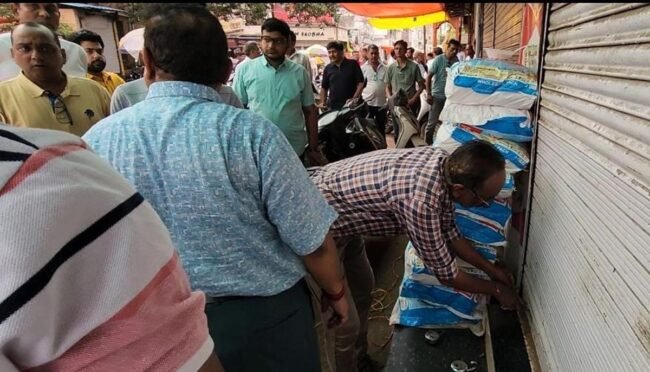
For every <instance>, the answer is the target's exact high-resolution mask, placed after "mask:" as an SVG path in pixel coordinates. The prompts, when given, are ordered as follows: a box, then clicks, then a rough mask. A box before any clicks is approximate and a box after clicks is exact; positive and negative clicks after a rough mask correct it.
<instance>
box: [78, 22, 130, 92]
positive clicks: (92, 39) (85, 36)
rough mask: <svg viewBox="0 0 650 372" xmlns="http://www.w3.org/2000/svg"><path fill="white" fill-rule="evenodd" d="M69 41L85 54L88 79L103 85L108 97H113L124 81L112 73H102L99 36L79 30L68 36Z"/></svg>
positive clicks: (103, 64)
mask: <svg viewBox="0 0 650 372" xmlns="http://www.w3.org/2000/svg"><path fill="white" fill-rule="evenodd" d="M70 41H72V42H73V43H75V44H79V45H80V46H81V47H82V48H83V49H84V51H85V52H86V62H87V64H88V75H86V77H87V78H88V79H92V80H94V81H96V82H98V83H99V84H101V85H103V86H104V88H106V90H108V93H109V94H110V95H113V92H114V91H115V88H117V87H118V85H122V84H124V79H122V78H121V77H120V75H118V74H116V73H114V72H108V71H104V69H105V68H106V57H104V40H102V37H101V36H99V34H96V33H94V32H92V31H90V30H79V31H78V32H76V33H74V34H73V35H71V36H70Z"/></svg>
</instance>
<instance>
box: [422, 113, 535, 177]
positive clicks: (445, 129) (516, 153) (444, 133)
mask: <svg viewBox="0 0 650 372" xmlns="http://www.w3.org/2000/svg"><path fill="white" fill-rule="evenodd" d="M473 140H484V141H487V142H489V143H491V144H492V146H494V147H495V148H496V149H497V150H498V151H499V152H500V153H501V155H503V157H504V158H505V159H506V172H508V173H517V172H519V171H522V170H524V169H526V167H528V163H529V162H530V157H529V156H528V150H526V148H525V147H523V146H522V145H520V144H519V143H516V142H512V141H508V140H505V139H500V138H497V137H494V136H491V135H489V134H485V133H481V130H480V129H478V128H477V127H472V126H468V125H464V124H459V125H454V124H453V123H450V122H444V123H443V124H442V125H441V126H440V129H438V133H437V134H436V139H435V141H434V142H433V147H435V148H440V149H443V150H445V151H446V152H447V153H449V154H451V153H452V152H454V150H456V149H457V148H458V147H460V145H462V144H463V143H466V142H470V141H473Z"/></svg>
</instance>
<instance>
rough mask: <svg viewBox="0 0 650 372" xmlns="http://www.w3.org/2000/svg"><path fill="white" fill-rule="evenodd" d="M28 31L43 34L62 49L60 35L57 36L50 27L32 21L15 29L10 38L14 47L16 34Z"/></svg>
mask: <svg viewBox="0 0 650 372" xmlns="http://www.w3.org/2000/svg"><path fill="white" fill-rule="evenodd" d="M26 30H31V31H32V32H42V33H43V34H44V35H47V36H46V37H48V38H50V39H51V41H52V42H53V43H54V44H56V45H57V46H58V47H61V42H60V41H59V35H57V34H56V33H55V32H54V31H53V30H52V29H50V28H49V27H47V26H45V25H43V24H40V23H37V22H32V21H30V22H25V23H21V24H19V25H17V26H16V27H14V29H13V30H11V34H10V35H9V36H10V38H11V45H12V46H13V45H14V34H20V33H22V32H25V31H26Z"/></svg>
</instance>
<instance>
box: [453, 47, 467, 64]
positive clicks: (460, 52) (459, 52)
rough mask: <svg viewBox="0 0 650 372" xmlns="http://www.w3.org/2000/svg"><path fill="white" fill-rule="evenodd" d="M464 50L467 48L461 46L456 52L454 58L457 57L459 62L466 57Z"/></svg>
mask: <svg viewBox="0 0 650 372" xmlns="http://www.w3.org/2000/svg"><path fill="white" fill-rule="evenodd" d="M466 48H467V46H466V45H465V44H461V46H460V49H459V50H458V53H457V54H456V57H458V60H459V61H461V62H462V61H464V60H465V58H466V56H467V55H466V54H465V49H466Z"/></svg>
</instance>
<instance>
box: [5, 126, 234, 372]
mask: <svg viewBox="0 0 650 372" xmlns="http://www.w3.org/2000/svg"><path fill="white" fill-rule="evenodd" d="M0 220H1V221H2V223H0V273H1V274H0V278H1V279H2V280H0V371H3V372H8V371H17V370H33V371H77V370H99V371H116V370H128V371H197V370H200V371H222V368H221V365H220V363H219V361H218V359H217V358H216V357H215V356H214V354H213V348H214V344H213V342H212V339H211V338H210V336H209V335H208V326H207V319H206V316H205V314H204V312H203V310H204V306H205V296H204V295H203V293H201V292H192V291H191V290H190V285H189V282H188V279H187V276H186V274H185V272H184V271H183V268H182V266H181V263H180V262H179V259H178V256H177V254H176V252H175V250H174V247H173V246H172V243H171V240H170V237H169V233H168V231H167V229H166V228H165V226H164V225H163V223H162V222H161V220H160V219H159V217H158V215H157V214H156V213H155V212H154V210H153V209H152V208H151V206H150V205H149V203H148V202H146V201H145V200H144V199H143V197H142V196H141V195H140V194H139V193H138V192H137V191H136V190H135V189H134V188H133V187H132V186H131V185H130V184H129V183H128V182H127V181H126V180H125V179H124V178H123V177H122V176H120V175H119V174H118V173H117V172H116V171H114V170H113V169H112V168H111V167H110V166H109V165H108V163H106V162H105V161H104V160H102V159H100V158H99V157H98V156H96V155H94V154H93V153H92V152H90V151H89V150H87V149H86V146H85V143H84V142H83V141H82V140H81V139H80V138H78V137H76V136H73V135H71V134H68V133H65V132H59V131H49V130H42V129H26V128H15V127H10V126H7V125H4V124H0Z"/></svg>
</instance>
